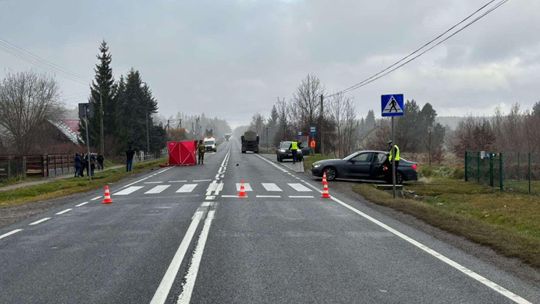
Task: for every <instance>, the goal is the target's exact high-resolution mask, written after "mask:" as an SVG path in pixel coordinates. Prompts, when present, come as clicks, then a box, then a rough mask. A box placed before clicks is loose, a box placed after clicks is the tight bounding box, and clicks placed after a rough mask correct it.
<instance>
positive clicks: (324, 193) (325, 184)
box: [321, 172, 330, 198]
mask: <svg viewBox="0 0 540 304" xmlns="http://www.w3.org/2000/svg"><path fill="white" fill-rule="evenodd" d="M322 185H323V190H322V196H321V197H322V198H330V193H329V192H328V182H327V181H326V172H324V173H323V177H322Z"/></svg>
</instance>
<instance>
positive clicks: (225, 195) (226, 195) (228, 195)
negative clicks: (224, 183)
mask: <svg viewBox="0 0 540 304" xmlns="http://www.w3.org/2000/svg"><path fill="white" fill-rule="evenodd" d="M221 197H238V195H230V194H222V195H221Z"/></svg>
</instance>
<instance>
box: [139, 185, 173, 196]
mask: <svg viewBox="0 0 540 304" xmlns="http://www.w3.org/2000/svg"><path fill="white" fill-rule="evenodd" d="M170 186H171V185H159V186H155V187H154V188H152V189H150V190H148V191H146V192H145V193H144V194H157V193H161V192H163V191H164V190H165V189H167V188H169V187H170Z"/></svg>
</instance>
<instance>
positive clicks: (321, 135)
mask: <svg viewBox="0 0 540 304" xmlns="http://www.w3.org/2000/svg"><path fill="white" fill-rule="evenodd" d="M323 114H324V95H323V94H321V113H320V115H319V136H320V142H319V145H320V147H321V148H320V150H321V151H320V152H321V154H324V152H323V151H324V148H323V147H324V145H323V128H322V124H323Z"/></svg>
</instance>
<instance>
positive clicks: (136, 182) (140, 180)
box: [122, 167, 172, 188]
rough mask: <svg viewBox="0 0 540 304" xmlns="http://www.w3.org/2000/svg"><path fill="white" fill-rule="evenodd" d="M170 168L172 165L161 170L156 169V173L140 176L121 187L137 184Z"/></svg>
mask: <svg viewBox="0 0 540 304" xmlns="http://www.w3.org/2000/svg"><path fill="white" fill-rule="evenodd" d="M170 169H172V167H169V168H165V169H163V170H161V171H158V172H156V173H154V174H152V175H148V176H147V177H143V178H141V179H139V180H136V181H134V182H132V183H130V184H127V185H125V186H123V187H122V188H127V187H129V186H132V185H135V184H138V183H140V182H142V181H145V180H147V179H149V178H151V177H154V176H156V175H158V174H161V173H163V172H165V171H167V170H170Z"/></svg>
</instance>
